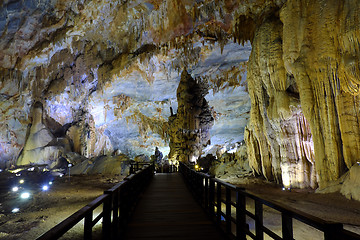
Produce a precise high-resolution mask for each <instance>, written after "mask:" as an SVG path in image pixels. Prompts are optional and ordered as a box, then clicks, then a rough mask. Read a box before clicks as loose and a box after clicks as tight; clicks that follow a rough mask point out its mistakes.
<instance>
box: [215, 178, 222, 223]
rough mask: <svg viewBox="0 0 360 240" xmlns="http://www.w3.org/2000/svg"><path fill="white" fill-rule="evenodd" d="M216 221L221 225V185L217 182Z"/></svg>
mask: <svg viewBox="0 0 360 240" xmlns="http://www.w3.org/2000/svg"><path fill="white" fill-rule="evenodd" d="M216 220H217V222H218V224H219V225H221V184H220V183H219V182H216Z"/></svg>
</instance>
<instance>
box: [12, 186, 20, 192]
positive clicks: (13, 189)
mask: <svg viewBox="0 0 360 240" xmlns="http://www.w3.org/2000/svg"><path fill="white" fill-rule="evenodd" d="M11 190H12V191H13V192H17V191H18V190H19V188H18V187H13V188H12V189H11Z"/></svg>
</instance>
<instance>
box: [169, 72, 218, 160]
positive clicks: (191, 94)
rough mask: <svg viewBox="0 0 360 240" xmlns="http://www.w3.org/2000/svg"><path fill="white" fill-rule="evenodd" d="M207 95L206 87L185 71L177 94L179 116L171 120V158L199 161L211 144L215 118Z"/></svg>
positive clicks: (171, 117) (172, 116) (174, 116)
mask: <svg viewBox="0 0 360 240" xmlns="http://www.w3.org/2000/svg"><path fill="white" fill-rule="evenodd" d="M206 94H207V88H206V86H201V83H198V82H197V81H195V80H194V79H193V78H192V77H191V76H190V75H189V74H188V73H187V71H186V70H185V71H183V72H182V74H181V80H180V83H179V86H178V88H177V94H176V95H177V102H178V109H177V113H176V114H175V115H171V116H170V117H169V128H170V131H169V135H170V153H169V159H173V160H178V161H181V162H196V160H197V159H198V158H199V157H200V156H201V153H202V149H203V148H204V147H206V146H207V145H210V132H209V130H210V128H211V126H212V125H213V121H214V118H213V117H212V113H211V110H210V107H209V105H208V102H207V101H206V99H205V95H206Z"/></svg>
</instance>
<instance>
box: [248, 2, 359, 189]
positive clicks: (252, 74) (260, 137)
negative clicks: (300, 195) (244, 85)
mask: <svg viewBox="0 0 360 240" xmlns="http://www.w3.org/2000/svg"><path fill="white" fill-rule="evenodd" d="M359 6H360V5H359V2H358V1H351V0H350V1H335V0H332V1H320V0H318V1H295V0H289V1H287V2H286V3H285V5H284V6H283V7H282V8H281V9H280V10H279V12H277V13H276V14H274V15H273V16H271V17H268V18H267V19H266V20H264V22H263V23H262V24H261V26H259V27H258V28H257V29H256V31H255V35H254V39H253V42H252V45H253V51H252V54H251V57H250V60H249V67H248V71H249V72H248V84H249V94H250V97H251V101H252V108H251V117H250V123H249V124H248V128H247V131H246V141H247V145H248V148H249V158H250V163H251V167H252V168H253V169H254V171H255V172H256V173H258V174H260V175H263V176H265V177H266V178H267V179H269V180H276V181H277V182H279V183H283V184H284V185H285V186H295V187H308V186H310V187H316V186H317V184H319V186H320V187H325V186H326V185H327V183H328V182H331V181H334V180H336V179H338V178H339V177H340V176H341V175H342V174H343V173H344V172H345V171H346V170H347V169H350V168H351V167H352V166H353V165H354V164H355V163H356V162H358V161H359V151H360V148H359V141H360V138H359V97H358V92H359V59H360V55H359V36H360V35H359V24H360V22H359V18H358V16H359V11H360V8H359ZM280 176H281V177H280ZM280 178H281V179H280Z"/></svg>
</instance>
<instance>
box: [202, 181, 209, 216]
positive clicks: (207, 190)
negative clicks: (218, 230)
mask: <svg viewBox="0 0 360 240" xmlns="http://www.w3.org/2000/svg"><path fill="white" fill-rule="evenodd" d="M203 181H204V185H205V186H204V188H205V192H204V206H205V210H206V211H207V212H209V178H208V177H204V179H203Z"/></svg>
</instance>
